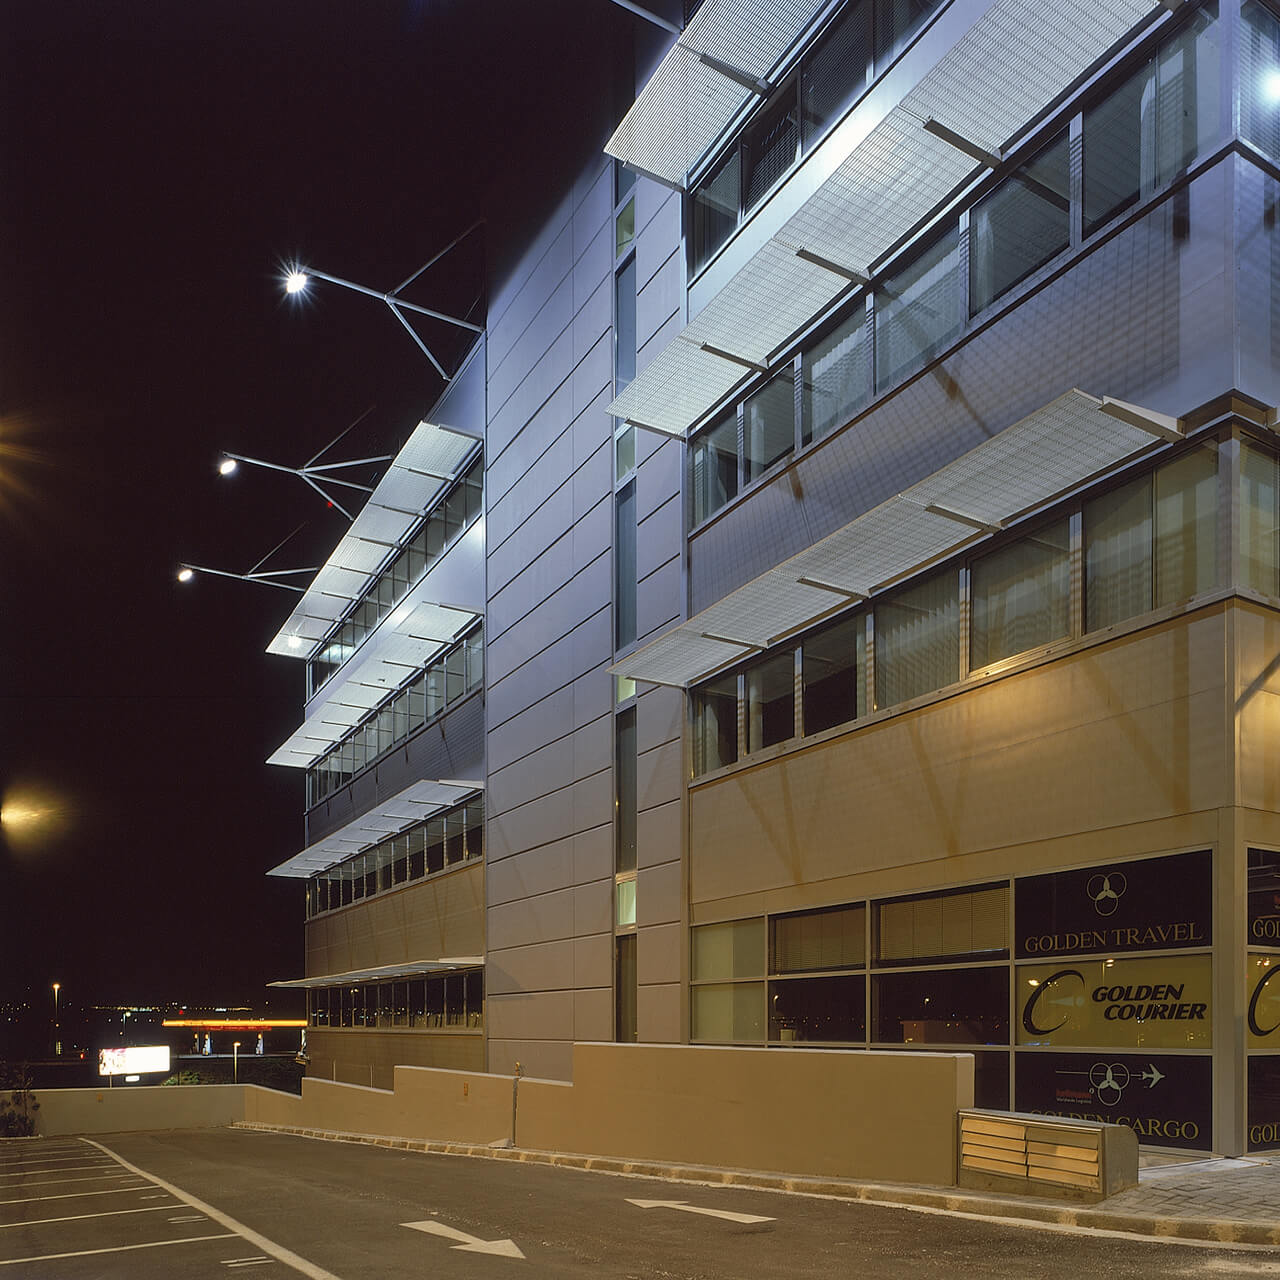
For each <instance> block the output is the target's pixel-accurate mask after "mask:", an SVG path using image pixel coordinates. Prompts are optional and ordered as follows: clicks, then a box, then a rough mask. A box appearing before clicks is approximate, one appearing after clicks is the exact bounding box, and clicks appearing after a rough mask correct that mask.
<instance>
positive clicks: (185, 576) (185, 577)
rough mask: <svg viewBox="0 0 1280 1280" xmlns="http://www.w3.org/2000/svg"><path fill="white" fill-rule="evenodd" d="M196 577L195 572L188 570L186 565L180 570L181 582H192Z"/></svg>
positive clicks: (179, 579) (179, 578)
mask: <svg viewBox="0 0 1280 1280" xmlns="http://www.w3.org/2000/svg"><path fill="white" fill-rule="evenodd" d="M195 576H196V575H195V571H194V570H192V569H188V568H187V567H186V565H183V567H182V568H181V569H179V570H178V581H179V582H190V581H191V579H192V578H194V577H195Z"/></svg>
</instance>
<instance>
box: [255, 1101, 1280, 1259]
mask: <svg viewBox="0 0 1280 1280" xmlns="http://www.w3.org/2000/svg"><path fill="white" fill-rule="evenodd" d="M231 1127H232V1128H235V1129H251V1130H256V1131H258V1132H262V1133H286V1134H291V1135H293V1136H295V1137H301V1138H312V1139H315V1140H317V1141H322V1142H354V1143H361V1144H364V1145H368V1146H379V1147H393V1148H395V1149H396V1150H401V1151H416V1152H421V1153H423V1154H427V1155H445V1156H464V1157H470V1158H472V1159H483V1160H517V1161H520V1162H521V1163H524V1164H545V1165H553V1166H556V1167H558V1168H563V1169H583V1170H588V1171H591V1172H597V1173H615V1174H623V1175H627V1176H631V1177H637V1178H659V1179H664V1180H666V1181H669V1182H684V1183H694V1184H699V1185H703V1186H727V1187H750V1188H754V1189H757V1190H761V1191H784V1192H788V1193H790V1194H792V1195H805V1196H817V1197H826V1198H830V1199H834V1200H861V1201H865V1202H867V1203H868V1204H882V1205H887V1206H889V1207H896V1208H924V1209H936V1210H940V1211H943V1212H946V1213H955V1214H971V1215H973V1216H974V1217H980V1218H987V1219H992V1220H996V1221H1000V1220H1004V1221H1008V1222H1010V1223H1037V1222H1038V1223H1047V1224H1050V1225H1052V1226H1060V1227H1088V1228H1090V1229H1092V1230H1096V1231H1118V1232H1122V1233H1124V1234H1126V1235H1136V1236H1147V1237H1150V1238H1152V1239H1173V1240H1199V1241H1206V1242H1209V1243H1213V1244H1251V1245H1271V1246H1275V1245H1280V1223H1276V1224H1273V1225H1267V1224H1265V1223H1259V1222H1245V1221H1238V1220H1232V1219H1214V1218H1172V1217H1168V1216H1156V1215H1151V1214H1137V1213H1114V1212H1109V1211H1108V1210H1106V1209H1102V1208H1089V1207H1084V1206H1077V1205H1064V1204H1062V1203H1060V1202H1055V1201H1050V1200H1036V1199H1033V1198H1031V1197H1028V1196H1018V1197H1016V1198H1014V1197H1010V1196H997V1195H975V1194H971V1193H967V1192H958V1191H956V1190H954V1189H952V1188H947V1187H917V1186H907V1185H904V1184H896V1183H880V1182H853V1181H850V1180H847V1179H843V1178H806V1177H795V1176H792V1175H788V1174H782V1173H768V1172H759V1171H752V1170H748V1169H717V1168H713V1167H710V1166H706V1165H687V1164H666V1163H661V1162H658V1161H651V1160H623V1159H619V1158H618V1157H616V1156H592V1155H577V1154H573V1153H568V1152H554V1151H533V1150H528V1149H523V1148H519V1147H490V1146H480V1145H476V1144H471V1143H462V1142H431V1141H424V1140H421V1139H416V1138H387V1137H376V1136H372V1135H368V1134H358V1133H339V1132H336V1131H331V1130H322V1129H301V1128H291V1127H288V1126H284V1125H270V1124H261V1123H250V1122H239V1123H236V1124H234V1125H232V1126H231Z"/></svg>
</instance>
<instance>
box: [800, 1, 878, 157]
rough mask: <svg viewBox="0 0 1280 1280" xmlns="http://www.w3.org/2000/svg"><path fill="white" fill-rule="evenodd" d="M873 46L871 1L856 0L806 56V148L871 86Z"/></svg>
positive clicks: (803, 107)
mask: <svg viewBox="0 0 1280 1280" xmlns="http://www.w3.org/2000/svg"><path fill="white" fill-rule="evenodd" d="M872 45H873V39H872V3H871V0H853V3H852V4H850V5H848V6H847V7H846V8H845V9H844V11H843V12H842V13H841V14H840V16H839V17H838V18H837V19H836V20H835V21H834V22H833V23H832V24H831V26H830V27H829V28H828V29H827V32H826V34H825V35H824V36H823V37H822V41H821V43H820V44H818V45H817V47H816V48H814V50H813V51H812V52H811V53H810V54H808V55H807V56H806V57H805V60H804V69H803V72H802V73H801V84H800V95H801V118H802V120H803V125H804V144H805V146H806V147H807V146H808V145H809V144H810V143H811V142H813V141H815V140H816V139H817V138H820V137H821V136H822V135H823V134H824V133H826V131H827V129H828V128H829V127H830V126H831V125H832V124H834V123H835V121H836V120H838V119H839V118H840V116H841V115H843V114H844V110H845V108H846V107H848V106H849V104H850V103H852V102H853V100H854V99H855V98H857V97H858V96H859V95H860V94H861V93H862V91H863V90H864V89H865V88H866V87H867V81H868V77H869V75H870V72H871V62H872V54H873V48H872Z"/></svg>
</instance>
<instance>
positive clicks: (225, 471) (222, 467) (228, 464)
mask: <svg viewBox="0 0 1280 1280" xmlns="http://www.w3.org/2000/svg"><path fill="white" fill-rule="evenodd" d="M237 466H239V463H237V462H236V460H235V459H234V458H223V460H222V461H221V462H220V463H218V474H219V475H220V476H229V475H231V473H232V472H233V471H235V469H236V467H237Z"/></svg>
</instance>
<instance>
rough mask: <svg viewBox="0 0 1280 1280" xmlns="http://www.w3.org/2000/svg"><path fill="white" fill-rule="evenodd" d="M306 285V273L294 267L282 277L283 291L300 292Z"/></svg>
mask: <svg viewBox="0 0 1280 1280" xmlns="http://www.w3.org/2000/svg"><path fill="white" fill-rule="evenodd" d="M306 287H307V273H306V272H305V271H299V270H298V269H297V268H296V267H295V268H294V269H293V270H292V271H290V272H289V274H288V275H287V276H285V278H284V291H285V293H301V292H302V291H303V289H305V288H306Z"/></svg>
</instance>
